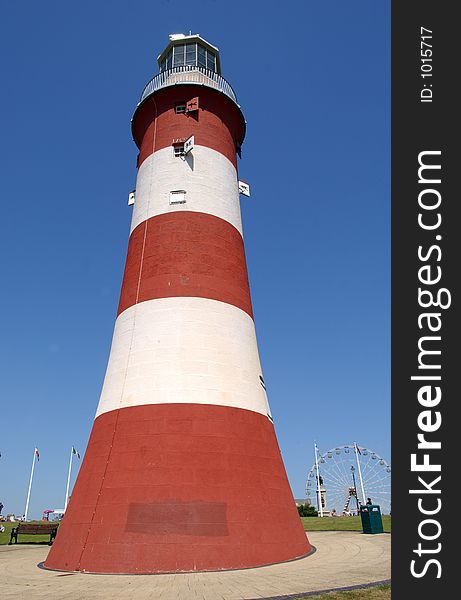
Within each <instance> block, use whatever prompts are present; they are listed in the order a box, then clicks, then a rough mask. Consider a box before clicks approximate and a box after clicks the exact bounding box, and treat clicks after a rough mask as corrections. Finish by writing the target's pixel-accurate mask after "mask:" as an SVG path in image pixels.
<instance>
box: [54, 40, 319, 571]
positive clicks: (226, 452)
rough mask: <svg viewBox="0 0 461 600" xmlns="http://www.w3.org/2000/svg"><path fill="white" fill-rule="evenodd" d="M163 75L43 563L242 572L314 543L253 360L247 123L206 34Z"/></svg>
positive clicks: (150, 95)
mask: <svg viewBox="0 0 461 600" xmlns="http://www.w3.org/2000/svg"><path fill="white" fill-rule="evenodd" d="M159 66H160V73H159V75H157V76H156V77H154V79H153V80H152V81H151V82H150V83H149V84H148V85H147V86H146V88H145V90H144V92H143V95H142V98H141V102H140V104H139V105H138V107H137V109H136V111H135V114H134V117H133V122H132V128H133V136H134V139H135V141H136V143H137V144H138V147H139V149H140V155H139V159H138V166H139V171H138V177H137V185H136V194H135V202H134V207H133V217H132V225H131V234H130V239H129V243H128V253H127V260H126V266H125V273H124V278H123V284H122V290H121V294H120V303H119V309H118V313H117V319H116V323H115V329H114V336H113V340H112V347H111V352H110V357H109V363H108V366H107V372H106V376H105V380H104V385H103V390H102V393H101V398H100V401H99V405H98V410H97V414H96V419H95V421H94V425H93V429H92V433H91V437H90V441H89V443H88V448H87V451H86V454H85V458H84V460H83V464H82V467H81V470H80V473H79V476H78V478H77V482H76V484H75V488H74V491H73V493H72V497H71V500H70V503H69V506H68V508H67V511H66V514H65V517H64V520H63V522H62V524H61V526H60V528H59V533H58V536H57V538H56V540H55V542H54V544H53V546H52V548H51V550H50V553H49V555H48V558H47V560H46V562H45V566H46V567H47V568H50V569H58V570H66V571H87V572H95V573H165V572H181V571H207V570H219V569H240V568H248V567H254V566H260V565H266V564H271V563H276V562H282V561H287V560H292V559H294V558H298V557H301V556H304V555H306V554H307V553H308V552H309V551H310V549H311V546H310V544H309V542H308V541H307V538H306V536H305V534H304V531H303V528H302V526H301V522H300V519H299V517H298V512H297V510H296V506H295V503H294V500H293V496H292V493H291V490H290V486H289V483H288V480H287V477H286V473H285V468H284V466H283V462H282V458H281V455H280V451H279V448H278V445H277V440H276V436H275V431H274V426H273V424H272V417H271V414H270V409H269V405H268V401H267V396H266V392H265V385H264V380H263V376H262V370H261V364H260V361H259V353H258V346H257V341H256V333H255V328H254V322H253V312H252V307H251V299H250V292H249V285H248V274H247V268H246V261H245V251H244V244H243V237H242V225H241V216H240V205H239V191H238V176H237V163H236V151H239V149H240V145H241V144H242V142H243V137H244V135H245V121H244V118H243V115H242V112H241V110H240V107H239V105H238V104H237V101H236V98H235V94H234V92H233V90H232V88H231V87H230V85H229V84H228V83H227V82H226V81H225V80H224V79H223V78H222V77H221V75H220V63H219V53H218V50H217V48H215V47H214V46H212V45H211V44H209V43H208V42H206V41H205V40H203V38H201V37H200V36H198V35H190V36H179V37H178V36H174V37H173V39H171V40H170V43H169V45H168V46H167V48H166V49H165V51H164V52H163V53H162V54H161V56H160V57H159ZM186 140H188V142H187V144H185V142H186ZM190 148H191V149H190ZM261 506H264V511H265V512H267V513H269V514H270V515H271V519H270V520H269V521H268V520H267V519H265V518H264V516H263V515H262V514H261Z"/></svg>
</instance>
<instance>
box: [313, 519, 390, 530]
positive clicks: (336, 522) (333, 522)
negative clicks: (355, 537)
mask: <svg viewBox="0 0 461 600" xmlns="http://www.w3.org/2000/svg"><path fill="white" fill-rule="evenodd" d="M301 521H302V524H303V527H304V531H362V521H361V519H360V517H323V518H322V517H301ZM383 528H384V531H385V532H386V533H390V532H391V517H390V515H383Z"/></svg>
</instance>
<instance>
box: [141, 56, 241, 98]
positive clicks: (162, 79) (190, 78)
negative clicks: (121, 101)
mask: <svg viewBox="0 0 461 600" xmlns="http://www.w3.org/2000/svg"><path fill="white" fill-rule="evenodd" d="M187 83H196V84H197V83H198V84H201V85H206V86H208V87H211V88H215V89H216V90H219V91H220V92H223V93H224V94H226V96H229V98H231V100H233V101H234V102H235V103H236V104H237V97H236V95H235V93H234V90H233V89H232V87H231V85H230V83H228V82H227V81H226V80H225V79H224V77H221V75H219V74H218V73H215V72H214V71H210V70H209V69H204V68H202V67H196V66H186V65H182V66H180V67H173V68H172V69H168V70H167V71H162V72H161V73H159V74H158V75H156V76H155V77H154V78H153V79H151V80H150V81H149V83H148V84H147V85H146V87H145V88H144V90H143V92H142V94H141V99H140V101H139V102H140V103H141V102H142V101H143V100H144V98H147V96H150V95H151V94H153V93H154V92H155V91H157V90H159V89H161V88H164V87H168V86H170V85H179V84H187Z"/></svg>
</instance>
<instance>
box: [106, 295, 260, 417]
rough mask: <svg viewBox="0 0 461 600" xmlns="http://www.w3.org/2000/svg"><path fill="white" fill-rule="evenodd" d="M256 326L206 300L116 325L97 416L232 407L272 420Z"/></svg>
mask: <svg viewBox="0 0 461 600" xmlns="http://www.w3.org/2000/svg"><path fill="white" fill-rule="evenodd" d="M260 375H262V371H261V364H260V361H259V354H258V346H257V341H256V333H255V327H254V323H253V319H252V318H251V317H250V316H249V315H248V314H247V313H246V312H245V311H243V310H241V309H240V308H237V307H235V306H233V305H231V304H227V303H225V302H220V301H218V300H210V299H208V298H195V297H194V298H183V297H179V298H158V299H155V300H148V301H146V302H141V303H139V304H135V305H134V306H131V307H130V308H128V309H127V310H125V311H123V312H122V313H121V314H120V315H119V316H118V318H117V321H116V323H115V330H114V337H113V340H112V348H111V351H110V357H109V364H108V367H107V372H106V377H105V380H104V385H103V389H102V393H101V398H100V401H99V406H98V410H97V413H96V416H99V415H100V414H102V413H105V412H108V411H111V410H115V409H117V408H125V407H128V406H138V405H142V404H163V403H198V404H213V405H219V406H233V407H236V408H244V409H248V410H253V411H255V412H258V413H261V414H263V415H268V414H269V415H270V409H269V405H268V401H267V396H266V392H265V390H264V389H263V387H262V386H261V383H260V380H259V376H260Z"/></svg>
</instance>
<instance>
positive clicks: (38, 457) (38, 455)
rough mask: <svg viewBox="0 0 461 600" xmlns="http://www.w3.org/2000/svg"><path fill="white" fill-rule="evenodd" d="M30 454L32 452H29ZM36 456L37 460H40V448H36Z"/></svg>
mask: <svg viewBox="0 0 461 600" xmlns="http://www.w3.org/2000/svg"><path fill="white" fill-rule="evenodd" d="M29 456H30V454H29ZM35 456H36V457H37V461H39V462H40V454H39V452H38V448H35Z"/></svg>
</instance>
